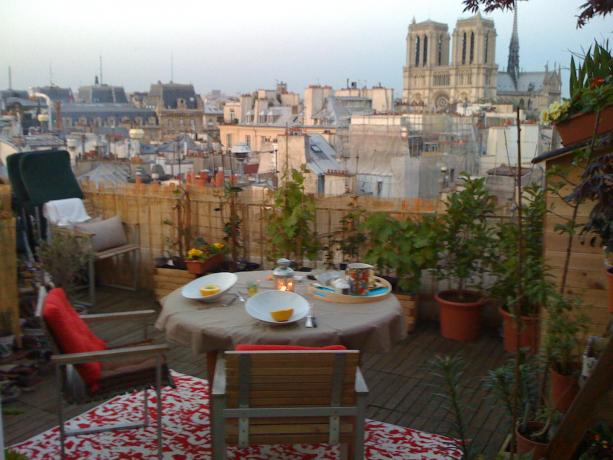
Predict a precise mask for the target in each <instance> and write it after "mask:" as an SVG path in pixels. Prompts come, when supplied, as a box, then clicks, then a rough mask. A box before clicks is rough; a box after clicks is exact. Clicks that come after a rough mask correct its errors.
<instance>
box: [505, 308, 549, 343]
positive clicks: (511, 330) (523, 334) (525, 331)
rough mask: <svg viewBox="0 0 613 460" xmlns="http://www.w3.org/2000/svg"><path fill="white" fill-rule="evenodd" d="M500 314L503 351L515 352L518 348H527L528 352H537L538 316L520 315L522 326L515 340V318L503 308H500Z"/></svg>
mask: <svg viewBox="0 0 613 460" xmlns="http://www.w3.org/2000/svg"><path fill="white" fill-rule="evenodd" d="M500 314H501V315H502V331H503V335H504V351H507V352H509V353H516V352H517V350H518V348H529V349H530V352H531V353H533V354H535V353H537V352H538V345H539V335H540V328H539V318H538V316H522V317H521V321H522V326H521V329H520V333H519V342H518V340H517V329H516V325H515V318H513V315H511V313H509V312H508V311H506V310H505V309H504V308H501V309H500Z"/></svg>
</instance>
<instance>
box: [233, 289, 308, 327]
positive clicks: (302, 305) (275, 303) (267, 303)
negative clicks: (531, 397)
mask: <svg viewBox="0 0 613 460" xmlns="http://www.w3.org/2000/svg"><path fill="white" fill-rule="evenodd" d="M284 308H293V309H294V312H293V313H292V316H290V318H289V319H288V320H287V321H275V320H274V319H272V316H270V312H271V311H275V310H282V309H284ZM245 310H246V311H247V313H248V314H249V315H251V316H252V317H253V318H255V319H257V320H259V321H263V322H265V323H268V324H275V325H280V324H291V323H295V322H296V321H300V320H301V319H302V318H304V317H305V316H306V315H307V314H308V313H309V302H307V300H306V299H305V298H304V297H302V296H301V295H298V294H296V293H294V292H285V291H263V292H260V293H258V294H256V295H254V296H253V297H250V298H249V299H248V300H247V302H246V303H245Z"/></svg>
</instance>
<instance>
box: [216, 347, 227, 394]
mask: <svg viewBox="0 0 613 460" xmlns="http://www.w3.org/2000/svg"><path fill="white" fill-rule="evenodd" d="M225 394H226V358H225V356H224V354H223V353H222V352H219V353H217V363H216V364H215V377H214V378H213V396H217V397H219V396H224V395H225Z"/></svg>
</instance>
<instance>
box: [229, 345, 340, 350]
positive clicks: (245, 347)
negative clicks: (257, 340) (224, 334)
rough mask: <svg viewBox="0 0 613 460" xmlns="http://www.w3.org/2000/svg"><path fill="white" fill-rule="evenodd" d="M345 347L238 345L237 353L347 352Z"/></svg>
mask: <svg viewBox="0 0 613 460" xmlns="http://www.w3.org/2000/svg"><path fill="white" fill-rule="evenodd" d="M346 349H347V347H346V346H344V345H328V346H327V347H301V346H300V345H252V344H248V343H241V344H238V345H237V346H236V348H235V350H236V351H271V350H346Z"/></svg>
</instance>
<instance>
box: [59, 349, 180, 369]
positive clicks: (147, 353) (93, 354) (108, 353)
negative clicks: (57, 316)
mask: <svg viewBox="0 0 613 460" xmlns="http://www.w3.org/2000/svg"><path fill="white" fill-rule="evenodd" d="M169 350H170V347H169V346H168V345H166V344H162V345H143V346H138V347H123V348H113V349H112V350H102V351H90V352H87V353H68V354H61V355H53V356H51V362H53V363H54V364H59V365H60V366H61V365H66V364H82V363H91V362H100V361H114V360H118V359H124V358H128V357H130V358H143V359H145V358H150V357H152V356H158V355H163V354H164V353H165V352H167V351H169Z"/></svg>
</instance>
